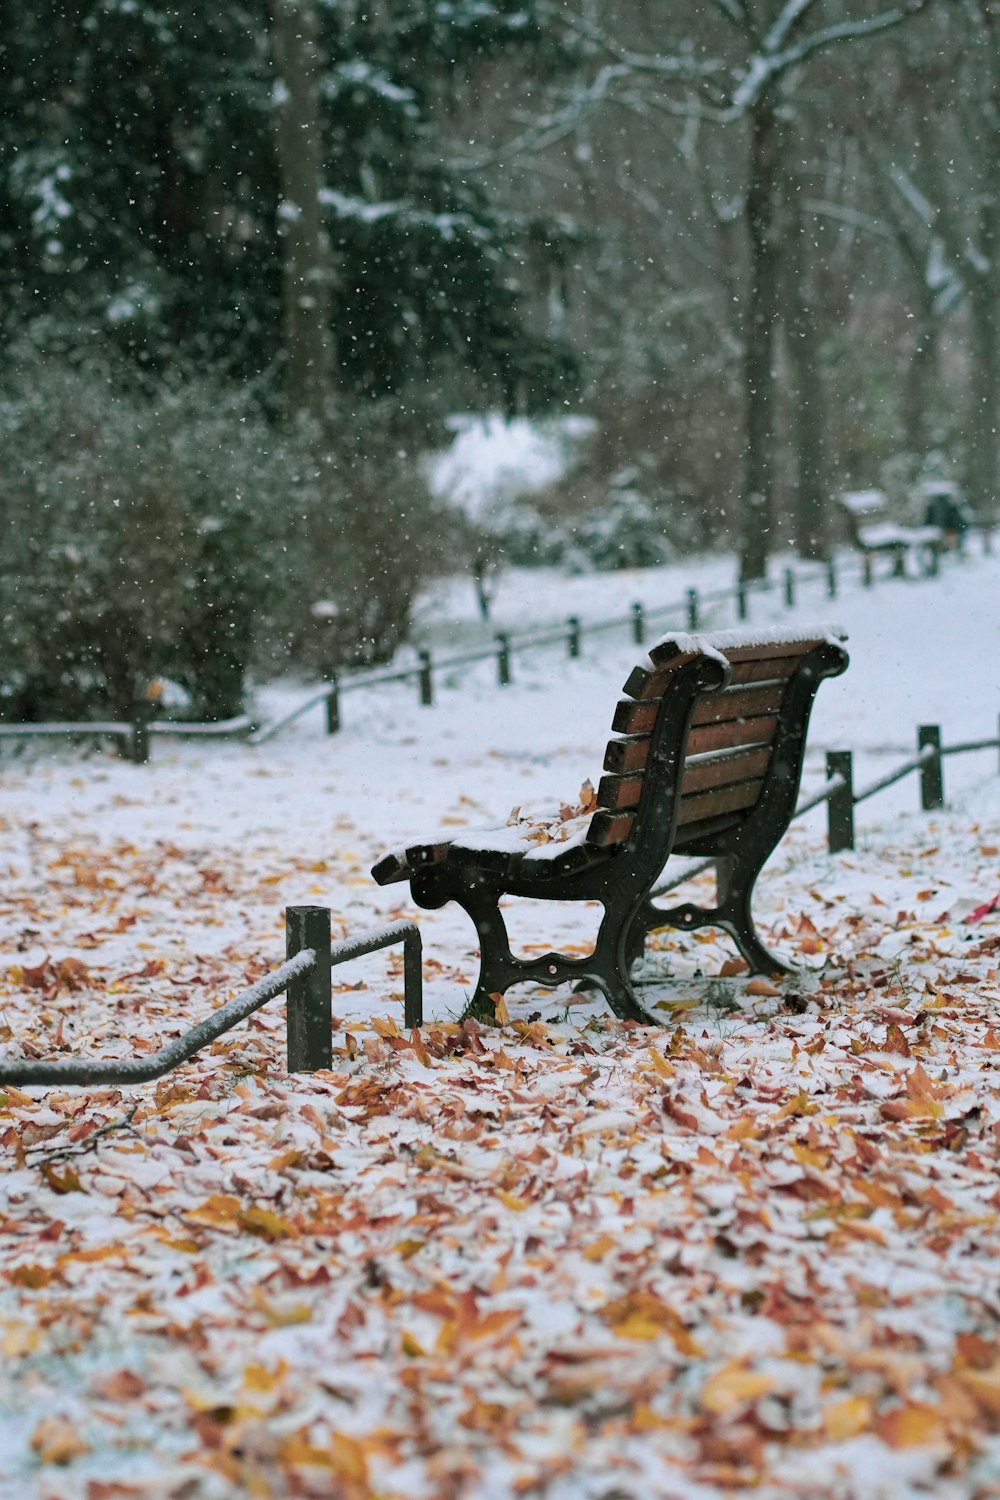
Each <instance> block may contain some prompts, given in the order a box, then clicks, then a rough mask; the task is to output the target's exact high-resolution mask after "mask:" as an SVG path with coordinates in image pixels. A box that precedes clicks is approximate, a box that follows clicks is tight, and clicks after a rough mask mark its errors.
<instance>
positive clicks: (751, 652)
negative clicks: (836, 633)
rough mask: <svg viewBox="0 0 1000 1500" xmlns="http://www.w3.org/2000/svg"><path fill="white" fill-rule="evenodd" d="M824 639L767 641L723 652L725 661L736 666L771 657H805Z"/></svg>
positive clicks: (730, 648)
mask: <svg viewBox="0 0 1000 1500" xmlns="http://www.w3.org/2000/svg"><path fill="white" fill-rule="evenodd" d="M824 639H825V637H823V636H816V637H814V638H813V639H811V640H803V641H769V642H767V643H766V644H765V645H760V646H732V647H729V648H728V649H727V650H725V651H724V652H723V655H724V656H725V658H726V660H727V661H728V662H731V663H732V665H733V666H736V665H737V664H738V663H739V662H744V661H768V660H769V659H771V658H772V657H776V656H777V657H782V656H805V654H806V652H807V651H814V650H815V649H816V647H817V646H821V645H822V644H823V641H824Z"/></svg>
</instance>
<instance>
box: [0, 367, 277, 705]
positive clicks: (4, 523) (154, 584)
mask: <svg viewBox="0 0 1000 1500" xmlns="http://www.w3.org/2000/svg"><path fill="white" fill-rule="evenodd" d="M3 376H4V380H3V384H4V391H3V401H2V406H0V473H2V474H3V475H4V483H3V489H2V494H0V537H2V544H0V620H2V624H3V631H4V641H5V650H4V658H3V664H2V667H0V694H2V696H0V709H2V711H3V712H4V713H5V715H6V716H8V717H12V718H27V719H37V718H45V717H48V716H54V717H65V716H72V717H76V716H80V717H87V716H88V715H93V714H95V713H96V714H100V713H105V714H106V713H109V712H110V713H114V714H124V713H127V712H128V711H129V709H130V708H131V706H132V705H133V704H134V703H135V702H136V701H137V699H139V698H141V697H142V696H143V695H144V694H145V692H146V689H147V687H148V684H149V682H150V681H151V679H153V678H155V677H158V676H167V677H170V678H171V679H173V680H174V681H176V682H177V683H178V684H180V685H181V686H182V687H183V688H184V690H185V691H186V692H187V693H188V694H189V695H190V697H191V700H192V704H193V706H194V708H195V710H196V711H197V712H198V713H199V714H205V715H207V716H210V717H215V716H219V717H223V716H226V715H228V714H230V713H233V712H236V711H238V709H239V707H240V706H241V702H242V692H243V676H244V672H245V669H246V664H247V660H248V655H249V650H250V642H251V637H252V614H253V610H254V607H255V605H256V604H257V602H258V601H259V599H260V598H261V594H262V592H263V591H264V589H265V585H266V577H267V563H266V559H265V558H264V557H263V556H262V555H261V553H260V549H259V548H258V545H257V543H258V541H259V537H260V533H261V522H260V517H261V515H262V512H263V506H264V501H265V497H266V473H265V470H266V461H265V465H264V468H263V469H262V467H261V463H260V455H261V453H262V452H263V453H264V454H266V452H267V448H268V446H269V444H268V443H267V440H266V435H265V434H266V429H265V427H264V424H263V422H262V421H260V419H259V418H254V417H253V415H252V413H250V412H248V410H247V409H246V405H247V404H246V403H245V402H241V401H238V400H237V399H236V398H233V400H231V401H229V402H227V400H226V397H225V395H224V394H223V393H221V392H220V391H219V390H218V389H217V388H213V389H209V388H208V387H207V386H200V385H196V386H187V387H182V386H179V385H178V386H171V385H169V384H162V383H161V384H160V385H159V386H158V387H157V388H156V390H155V392H153V391H144V390H142V389H141V388H139V387H138V386H137V382H136V380H135V377H134V375H133V376H132V377H131V379H130V380H129V381H127V382H126V381H125V380H124V379H122V377H121V372H120V371H117V370H116V369H115V368H114V367H113V366H112V365H110V364H108V363H107V362H104V361H101V360H100V359H94V360H92V361H89V362H86V361H85V362H83V363H80V364H78V365H75V366H71V365H69V364H68V363H66V361H65V360H62V359H59V358H44V357H41V356H39V355H37V354H35V353H34V352H33V351H30V350H25V349H21V350H14V351H8V357H7V359H6V360H5V367H4V371H3Z"/></svg>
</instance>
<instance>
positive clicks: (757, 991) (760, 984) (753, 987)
mask: <svg viewBox="0 0 1000 1500" xmlns="http://www.w3.org/2000/svg"><path fill="white" fill-rule="evenodd" d="M746 993H747V994H748V995H764V996H772V997H773V996H775V995H780V994H781V991H780V990H779V989H778V987H777V986H776V985H773V984H772V983H771V981H770V980H769V979H762V978H760V977H759V976H758V978H756V979H751V980H750V983H749V984H748V985H747V987H746Z"/></svg>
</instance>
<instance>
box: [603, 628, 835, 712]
mask: <svg viewBox="0 0 1000 1500" xmlns="http://www.w3.org/2000/svg"><path fill="white" fill-rule="evenodd" d="M815 645H816V642H815V641H801V642H800V641H793V642H783V643H782V644H781V645H780V646H747V647H744V648H743V649H741V650H739V651H731V652H729V651H727V652H726V653H725V655H726V659H727V660H728V661H729V663H730V666H731V672H730V679H729V680H730V683H731V684H732V685H733V686H734V687H735V686H738V685H739V684H740V683H741V682H764V681H766V680H767V679H770V678H775V679H777V678H785V677H791V675H792V673H793V672H794V671H795V669H796V667H797V666H798V665H799V662H800V661H801V660H802V657H803V656H804V654H805V652H806V651H808V650H810V649H812V647H813V646H815ZM683 660H684V658H682V657H679V658H677V661H678V662H680V661H683ZM675 665H676V663H675V662H671V663H670V665H669V666H666V667H661V668H659V669H658V670H657V671H655V672H650V671H649V670H648V669H647V668H645V667H635V668H633V670H632V672H631V673H630V674H629V677H628V680H627V682H626V683H625V687H624V692H625V693H627V695H628V696H629V697H630V698H635V699H636V700H637V701H638V702H640V703H648V702H649V701H650V700H651V699H653V698H662V696H663V694H664V693H665V692H666V690H667V688H668V687H669V685H670V678H671V676H672V674H673V671H674V668H675Z"/></svg>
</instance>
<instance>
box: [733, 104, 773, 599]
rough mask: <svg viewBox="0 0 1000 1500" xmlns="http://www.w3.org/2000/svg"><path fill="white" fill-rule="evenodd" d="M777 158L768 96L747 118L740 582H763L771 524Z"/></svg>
mask: <svg viewBox="0 0 1000 1500" xmlns="http://www.w3.org/2000/svg"><path fill="white" fill-rule="evenodd" d="M780 155H781V151H780V140H779V124H778V119H777V114H776V110H775V101H774V99H773V97H772V96H771V94H770V93H765V94H763V95H762V96H761V98H760V100H759V102H758V103H757V104H756V105H755V107H754V110H753V113H752V114H751V117H750V183H749V188H748V190H747V209H746V216H747V228H748V232H749V239H750V290H749V295H748V298H747V315H746V334H745V338H746V352H745V365H744V382H745V390H746V450H745V471H744V476H745V477H744V495H743V505H744V515H743V526H744V530H743V545H742V550H741V557H740V577H741V579H743V580H744V581H749V580H751V579H755V578H763V577H764V576H765V575H766V573H767V559H768V553H769V549H770V542H771V530H772V527H773V524H774V457H775V454H774V337H775V326H776V323H777V318H778V279H779V270H780V258H779V254H778V244H777V234H776V230H777V224H776V220H777V208H778V197H779V191H778V189H779V180H780V179H779V172H780Z"/></svg>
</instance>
